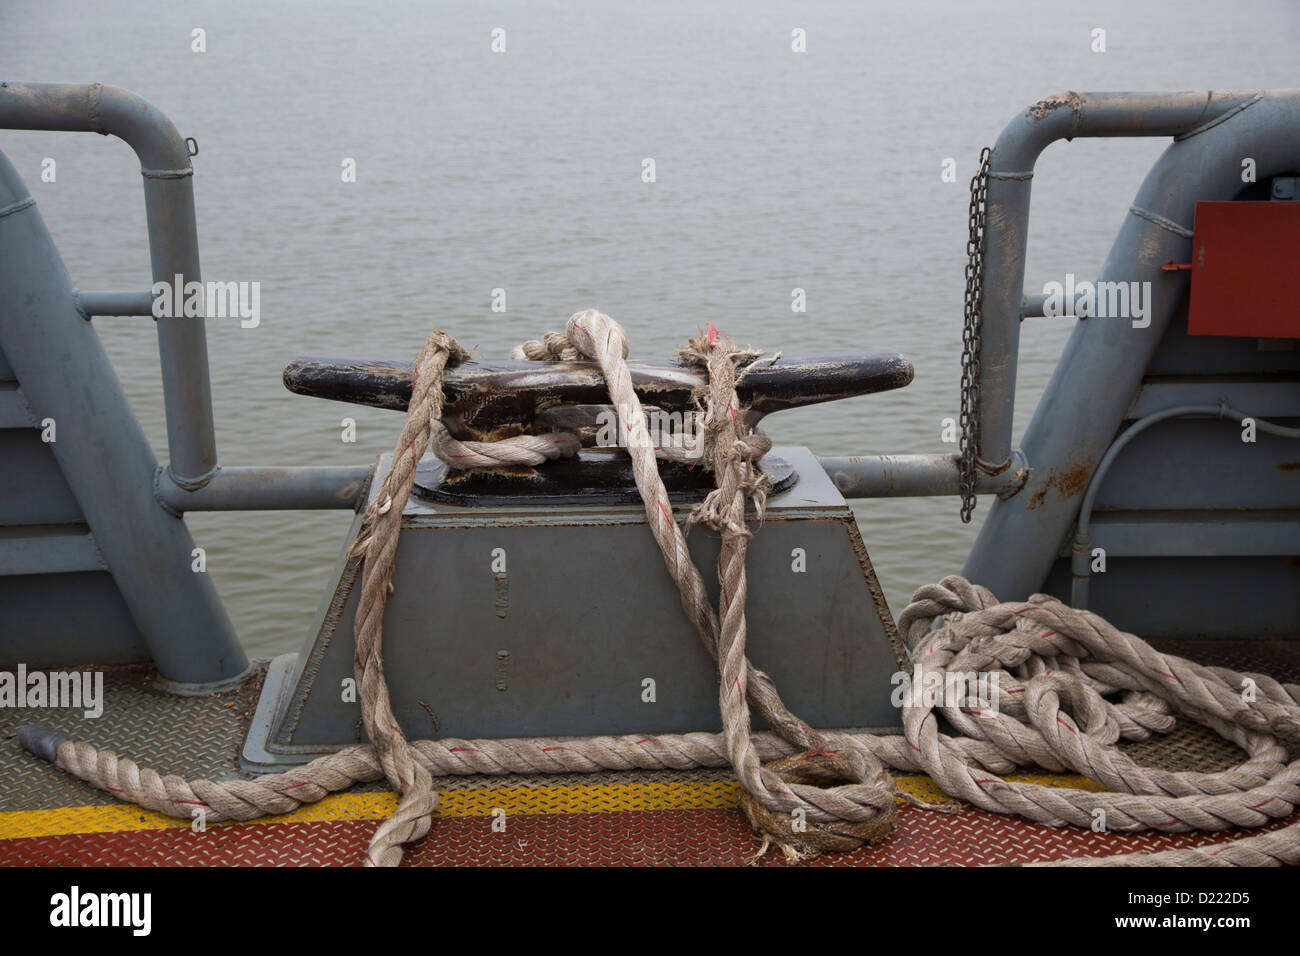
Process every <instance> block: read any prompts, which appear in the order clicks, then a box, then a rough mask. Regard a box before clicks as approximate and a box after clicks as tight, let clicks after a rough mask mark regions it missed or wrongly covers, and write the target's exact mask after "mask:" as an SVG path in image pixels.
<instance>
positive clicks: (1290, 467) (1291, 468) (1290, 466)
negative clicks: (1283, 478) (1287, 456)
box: [1277, 461, 1300, 474]
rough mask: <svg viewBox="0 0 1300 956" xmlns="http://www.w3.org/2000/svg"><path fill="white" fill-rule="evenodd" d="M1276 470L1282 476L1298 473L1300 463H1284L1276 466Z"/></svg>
mask: <svg viewBox="0 0 1300 956" xmlns="http://www.w3.org/2000/svg"><path fill="white" fill-rule="evenodd" d="M1277 470H1278V471H1280V472H1282V473H1283V474H1286V473H1289V472H1295V471H1300V461H1284V462H1281V463H1280V464H1279V465H1278V466H1277Z"/></svg>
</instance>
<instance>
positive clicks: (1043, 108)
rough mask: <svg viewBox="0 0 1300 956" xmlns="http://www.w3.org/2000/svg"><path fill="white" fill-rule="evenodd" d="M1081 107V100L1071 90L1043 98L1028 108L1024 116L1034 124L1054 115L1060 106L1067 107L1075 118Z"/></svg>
mask: <svg viewBox="0 0 1300 956" xmlns="http://www.w3.org/2000/svg"><path fill="white" fill-rule="evenodd" d="M1082 105H1083V99H1082V98H1081V97H1080V96H1079V94H1078V93H1076V92H1074V91H1073V90H1067V91H1066V92H1064V93H1057V94H1055V95H1053V96H1045V97H1043V98H1042V99H1041V100H1039V101H1038V102H1037V103H1035V104H1034V105H1033V106H1031V107H1029V109H1028V111H1027V112H1026V115H1028V117H1029V118H1030V119H1031V120H1033V121H1034V122H1035V123H1038V122H1041V121H1042V120H1044V119H1046V118H1047V117H1048V116H1050V115H1051V114H1052V113H1055V112H1056V111H1057V110H1059V109H1060V108H1061V107H1062V106H1068V107H1069V108H1070V109H1071V110H1073V111H1074V114H1075V115H1076V116H1077V115H1078V114H1079V109H1080V107H1082Z"/></svg>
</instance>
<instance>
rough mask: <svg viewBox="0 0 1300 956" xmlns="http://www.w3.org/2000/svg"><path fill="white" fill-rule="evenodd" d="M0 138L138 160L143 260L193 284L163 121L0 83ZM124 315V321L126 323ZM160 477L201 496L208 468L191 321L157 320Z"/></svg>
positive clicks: (208, 413)
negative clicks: (32, 134) (51, 134)
mask: <svg viewBox="0 0 1300 956" xmlns="http://www.w3.org/2000/svg"><path fill="white" fill-rule="evenodd" d="M0 129H29V130H65V131H72V132H77V131H80V132H88V133H101V134H103V135H105V136H107V135H113V136H117V137H119V138H121V139H123V140H125V141H126V143H127V144H128V145H129V146H130V147H131V148H132V149H134V150H135V152H136V155H137V156H138V157H139V158H140V173H141V175H142V176H143V177H144V204H145V219H146V223H147V226H148V230H149V258H150V261H151V264H152V274H153V279H154V281H155V282H167V283H171V282H173V281H175V277H176V276H178V275H179V276H181V277H182V280H181V281H182V282H199V281H201V277H200V274H199V238H198V230H197V227H196V225H195V218H194V188H193V181H192V179H191V177H192V176H193V173H194V170H193V167H192V166H191V165H190V157H189V148H188V146H187V145H186V143H185V139H184V138H183V137H182V136H181V135H180V133H178V132H177V131H176V127H175V126H174V125H172V122H171V120H169V119H168V118H167V117H166V116H164V115H163V113H162V112H161V111H160V110H159V109H158V108H157V107H155V106H153V105H152V104H151V103H149V102H148V101H146V100H144V99H142V98H141V97H138V96H136V95H135V94H134V93H129V92H127V91H126V90H122V89H118V88H117V87H113V86H104V85H102V84H100V83H92V84H91V85H89V86H79V85H72V84H63V83H0ZM127 314H130V313H127ZM158 352H159V355H160V357H161V359H162V381H163V403H164V407H165V409H166V413H167V446H168V453H169V456H170V461H169V463H168V466H167V467H168V469H169V470H170V471H171V473H172V475H173V477H174V478H175V479H176V482H177V483H178V484H179V485H181V486H182V487H187V488H190V487H193V488H197V487H201V486H202V485H203V484H204V482H206V481H207V479H208V478H209V477H210V475H211V474H212V471H213V469H215V468H216V467H217V440H216V433H215V431H214V430H213V426H212V388H211V384H210V380H209V373H208V342H207V333H206V330H205V324H204V321H203V319H201V318H185V317H176V318H163V319H159V320H158Z"/></svg>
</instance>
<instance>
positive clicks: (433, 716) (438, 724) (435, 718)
mask: <svg viewBox="0 0 1300 956" xmlns="http://www.w3.org/2000/svg"><path fill="white" fill-rule="evenodd" d="M416 703H417V704H419V705H420V706H421V707H422V708H424V712H425V713H426V714H428V715H429V723H431V724H433V732H434V733H435V734H436V733H437V732H438V731H439V730H440V729H441V728H442V723H441V722H440V721H439V720H438V715H437V714H435V713H434V712H433V708H432V707H430V706H429V703H428V701H423V700H417V701H416Z"/></svg>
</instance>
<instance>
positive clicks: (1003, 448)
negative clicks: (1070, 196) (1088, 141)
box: [979, 91, 1263, 468]
mask: <svg viewBox="0 0 1300 956" xmlns="http://www.w3.org/2000/svg"><path fill="white" fill-rule="evenodd" d="M1262 95H1263V94H1261V93H1259V92H1255V91H1251V92H1238V93H1213V92H1211V93H1062V94H1059V95H1057V96H1049V97H1047V98H1045V99H1042V100H1039V101H1038V102H1037V103H1035V104H1034V105H1033V106H1031V107H1029V108H1028V109H1027V110H1025V111H1024V112H1022V113H1019V114H1017V115H1016V116H1015V117H1013V118H1012V120H1011V122H1010V123H1008V124H1007V126H1006V128H1005V129H1004V130H1003V131H1002V135H1001V136H999V137H998V140H997V143H996V144H995V145H994V147H993V155H992V158H991V160H990V164H989V183H988V203H987V212H986V217H985V219H986V222H987V223H988V226H987V231H986V241H985V253H984V313H983V321H982V329H981V337H982V340H983V349H982V352H981V355H980V411H979V432H980V448H979V455H980V457H981V458H982V459H984V462H985V463H986V465H987V466H988V467H991V468H998V467H1000V466H1003V465H1004V464H1005V463H1006V462H1007V461H1008V459H1009V458H1010V455H1011V427H1012V416H1013V414H1014V411H1015V392H1016V360H1017V357H1018V354H1019V351H1020V319H1021V315H1022V305H1023V302H1024V298H1025V295H1024V284H1025V254H1026V248H1027V243H1028V236H1029V193H1030V184H1031V182H1032V180H1033V175H1034V164H1035V163H1036V162H1037V161H1038V156H1039V154H1040V153H1041V152H1042V151H1043V150H1044V149H1046V148H1047V147H1048V146H1049V145H1051V144H1052V143H1054V142H1056V141H1057V140H1058V139H1075V138H1078V137H1081V136H1181V135H1186V134H1189V133H1192V132H1193V131H1195V130H1198V129H1207V128H1209V127H1211V126H1213V125H1214V124H1215V123H1218V122H1221V121H1222V120H1223V119H1225V118H1227V117H1229V116H1232V115H1233V114H1235V113H1238V112H1240V111H1241V110H1243V109H1245V108H1247V107H1248V106H1250V105H1252V104H1253V103H1255V102H1256V101H1258V100H1259V99H1260V98H1261V96H1262Z"/></svg>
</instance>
